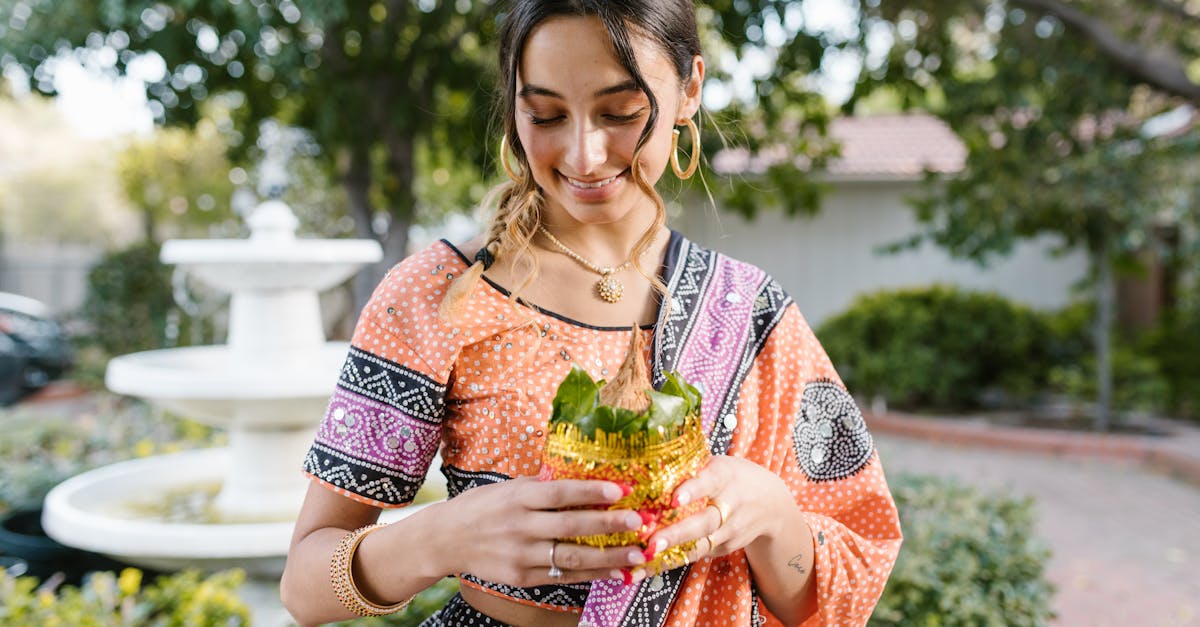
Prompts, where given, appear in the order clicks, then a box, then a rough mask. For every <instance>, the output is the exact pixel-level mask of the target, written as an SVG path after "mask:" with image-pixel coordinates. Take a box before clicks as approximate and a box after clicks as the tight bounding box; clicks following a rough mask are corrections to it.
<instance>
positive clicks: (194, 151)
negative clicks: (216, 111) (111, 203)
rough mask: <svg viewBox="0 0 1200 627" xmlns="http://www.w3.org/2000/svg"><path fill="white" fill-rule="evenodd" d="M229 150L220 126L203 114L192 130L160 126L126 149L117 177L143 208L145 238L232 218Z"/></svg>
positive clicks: (196, 230)
mask: <svg viewBox="0 0 1200 627" xmlns="http://www.w3.org/2000/svg"><path fill="white" fill-rule="evenodd" d="M225 149H226V146H225V142H224V140H223V139H222V138H221V136H220V134H219V133H218V132H217V129H216V125H215V124H214V123H213V122H212V121H211V120H207V119H205V120H201V122H200V123H199V124H198V125H197V127H196V129H195V130H194V131H187V130H184V129H178V128H174V129H160V130H158V131H157V132H155V133H154V134H153V135H149V136H147V137H145V138H141V139H138V140H135V141H133V142H132V143H131V144H130V145H129V146H127V147H126V148H125V150H124V151H122V153H121V155H120V156H119V158H118V160H117V178H118V180H119V181H120V183H121V186H122V188H123V189H124V192H125V196H126V198H128V199H129V201H130V203H132V204H133V205H134V206H135V207H137V208H138V209H139V210H140V211H141V213H142V216H143V220H144V225H143V226H144V230H145V234H146V239H148V240H150V241H160V239H161V237H162V236H163V235H170V236H180V235H189V234H190V235H205V234H207V232H206V230H205V229H204V227H207V226H209V225H213V224H218V223H220V222H224V221H228V220H232V219H233V212H232V210H231V209H230V206H229V200H230V196H231V194H232V193H233V184H232V183H231V182H230V180H229V170H230V168H231V165H230V164H229V162H228V160H227V159H226V157H225ZM163 227H170V228H163Z"/></svg>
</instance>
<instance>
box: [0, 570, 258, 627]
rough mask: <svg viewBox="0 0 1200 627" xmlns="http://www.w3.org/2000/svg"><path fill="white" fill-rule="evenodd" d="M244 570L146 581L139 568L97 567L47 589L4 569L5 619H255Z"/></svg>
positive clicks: (84, 623) (75, 626) (233, 622)
mask: <svg viewBox="0 0 1200 627" xmlns="http://www.w3.org/2000/svg"><path fill="white" fill-rule="evenodd" d="M244 579H245V575H244V574H243V573H242V572H241V571H239V570H231V571H225V572H221V573H217V574H214V575H210V576H207V577H206V576H204V575H201V574H200V573H197V572H195V571H184V572H181V573H178V574H175V575H170V576H164V577H159V578H158V579H157V580H155V581H154V582H153V583H151V584H150V585H148V586H143V585H142V573H141V571H139V570H137V569H134V568H127V569H125V570H123V571H121V574H120V576H117V575H115V574H113V573H110V572H98V573H93V574H92V575H91V576H90V577H89V578H88V579H87V581H85V582H84V584H83V585H82V586H80V587H79V588H76V587H74V586H64V587H62V588H59V589H58V590H46V589H44V588H43V587H39V586H38V582H37V580H36V579H34V578H32V577H20V578H13V577H10V576H9V575H7V574H0V623H3V624H5V625H10V626H11V627H115V626H117V625H120V626H122V627H192V626H194V625H224V626H227V627H235V626H237V625H248V624H250V608H249V607H247V606H246V604H245V603H243V602H242V601H241V600H240V599H239V598H238V597H237V595H236V593H235V592H236V589H237V587H238V586H240V585H241V584H242V581H243V580H244Z"/></svg>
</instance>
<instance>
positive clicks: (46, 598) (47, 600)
mask: <svg viewBox="0 0 1200 627" xmlns="http://www.w3.org/2000/svg"><path fill="white" fill-rule="evenodd" d="M38 604H39V605H41V606H42V607H50V606H51V605H54V593H53V592H48V591H46V590H42V591H41V592H39V593H38Z"/></svg>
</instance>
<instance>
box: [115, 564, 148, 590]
mask: <svg viewBox="0 0 1200 627" xmlns="http://www.w3.org/2000/svg"><path fill="white" fill-rule="evenodd" d="M141 587H142V571H140V570H138V569H136V568H126V569H125V570H122V571H121V576H120V577H119V578H118V579H117V588H119V589H120V590H121V595H122V596H127V597H129V596H133V595H135V594H137V591H138V589H140V588H141Z"/></svg>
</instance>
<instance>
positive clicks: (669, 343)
mask: <svg viewBox="0 0 1200 627" xmlns="http://www.w3.org/2000/svg"><path fill="white" fill-rule="evenodd" d="M679 247H680V248H679V252H678V257H677V262H676V264H675V266H674V268H673V272H671V276H670V277H668V280H667V293H668V294H670V295H671V306H670V308H669V309H668V308H667V307H662V308H661V309H660V311H659V319H658V323H657V324H656V325H655V331H654V338H653V340H652V343H653V349H654V350H653V351H652V353H651V364H650V376H651V382H652V383H653V385H654V387H655V388H661V387H662V385H663V383H665V382H666V380H667V377H666V374H665V373H667V372H670V371H672V370H675V369H676V366H677V363H678V361H679V349H680V347H682V346H683V345H684V344H686V342H687V338H688V336H689V335H691V330H692V324H693V323H694V322H695V316H693V315H691V314H692V313H693V312H695V311H696V308H697V307H699V306H700V303H701V302H702V300H703V298H704V293H705V292H706V291H707V290H708V284H709V282H710V281H712V278H713V274H714V272H713V270H714V268H715V267H716V263H717V255H716V253H714V252H713V251H711V250H706V249H704V248H701V247H700V246H697V245H695V244H693V243H692V242H690V241H688V240H687V239H684V238H679Z"/></svg>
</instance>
